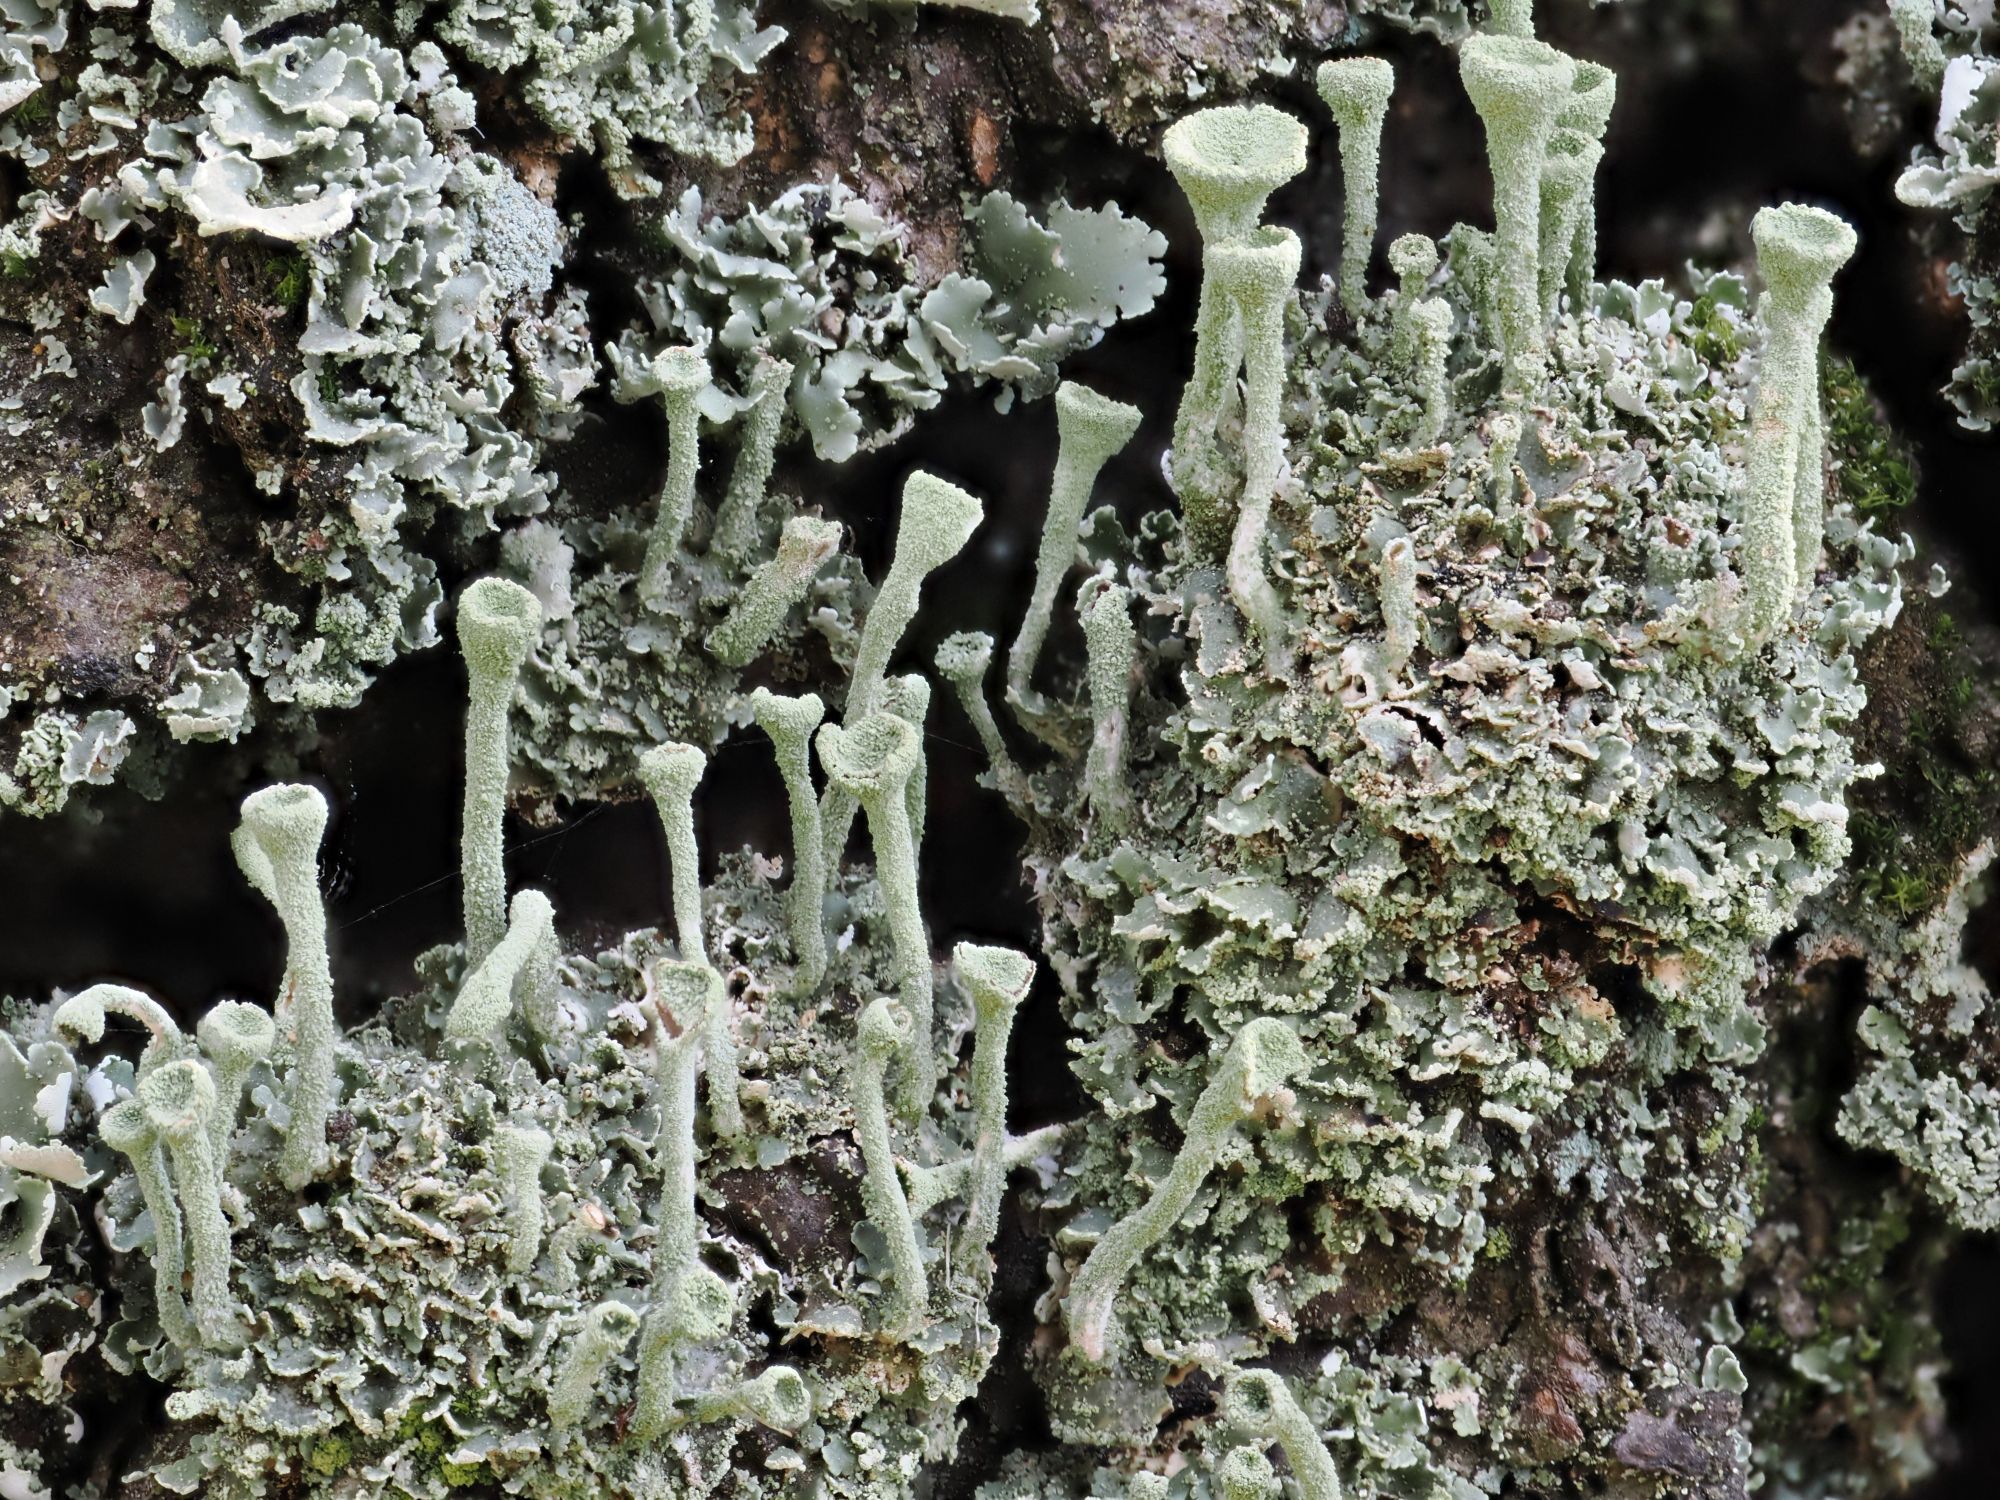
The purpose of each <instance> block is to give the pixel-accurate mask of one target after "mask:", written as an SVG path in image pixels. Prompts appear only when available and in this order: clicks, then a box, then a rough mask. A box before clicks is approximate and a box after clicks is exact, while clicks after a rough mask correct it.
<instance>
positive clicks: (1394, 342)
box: [1389, 234, 1438, 364]
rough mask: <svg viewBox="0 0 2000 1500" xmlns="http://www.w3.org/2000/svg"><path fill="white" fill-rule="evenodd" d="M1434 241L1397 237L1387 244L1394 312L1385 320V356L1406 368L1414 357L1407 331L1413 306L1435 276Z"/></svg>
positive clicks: (1426, 237)
mask: <svg viewBox="0 0 2000 1500" xmlns="http://www.w3.org/2000/svg"><path fill="white" fill-rule="evenodd" d="M1437 268H1438V247H1437V241H1436V240H1434V239H1432V238H1431V237H1430V236H1429V235H1427V234H1405V235H1398V236H1397V237H1396V238H1395V239H1393V240H1391V241H1390V242H1389V269H1390V270H1392V271H1394V272H1395V273H1396V285H1397V291H1396V310H1395V312H1394V313H1393V314H1392V315H1391V317H1390V320H1389V353H1390V355H1391V356H1392V357H1393V358H1394V359H1395V360H1397V361H1398V362H1399V363H1402V364H1408V363H1409V362H1410V361H1411V359H1412V357H1413V356H1414V355H1415V353H1416V344H1415V343H1414V341H1413V335H1412V332H1411V330H1412V329H1413V327H1414V326H1415V315H1416V311H1417V303H1418V302H1420V301H1422V300H1423V295H1424V288H1425V287H1426V286H1427V285H1429V283H1430V279H1431V277H1432V276H1434V275H1436V274H1437Z"/></svg>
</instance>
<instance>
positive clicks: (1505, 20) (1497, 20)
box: [1486, 0, 1535, 37]
mask: <svg viewBox="0 0 2000 1500" xmlns="http://www.w3.org/2000/svg"><path fill="white" fill-rule="evenodd" d="M1487 10H1488V11H1489V12H1490V16H1491V19H1489V20H1488V21H1487V23H1486V29H1487V30H1488V31H1490V32H1492V33H1493V34H1494V35H1495V36H1525V37H1533V36H1534V34H1535V0H1490V3H1489V5H1488V6H1487Z"/></svg>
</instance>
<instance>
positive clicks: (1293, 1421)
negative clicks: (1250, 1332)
mask: <svg viewBox="0 0 2000 1500" xmlns="http://www.w3.org/2000/svg"><path fill="white" fill-rule="evenodd" d="M1222 1416H1223V1420H1224V1421H1226V1422H1229V1423H1230V1424H1232V1425H1233V1426H1236V1427H1240V1428H1242V1429H1243V1430H1244V1431H1246V1432H1254V1433H1257V1434H1259V1435H1260V1436H1263V1437H1266V1438H1269V1439H1272V1440H1274V1441H1275V1442H1276V1443H1277V1444H1278V1446H1279V1447H1280V1448H1283V1449H1284V1450H1285V1461H1286V1462H1287V1463H1288V1464H1290V1465H1291V1468H1292V1478H1293V1479H1294V1480H1296V1481H1297V1483H1298V1487H1299V1496H1300V1500H1340V1472H1339V1470H1337V1469H1335V1468H1334V1466H1333V1455H1332V1454H1331V1453H1329V1452H1327V1448H1326V1444H1325V1442H1324V1441H1322V1440H1321V1438H1320V1435H1319V1432H1318V1430H1317V1429H1316V1428H1314V1426H1313V1422H1312V1418H1311V1417H1308V1416H1307V1415H1306V1414H1305V1412H1304V1410H1303V1409H1302V1408H1301V1407H1300V1406H1299V1403H1298V1399H1297V1398H1296V1397H1295V1396H1293V1395H1292V1391H1291V1387H1289V1386H1287V1385H1286V1384H1285V1382H1284V1381H1283V1380H1281V1379H1279V1377H1278V1376H1276V1375H1274V1374H1272V1373H1271V1372H1270V1371H1269V1370H1241V1371H1238V1372H1237V1373H1236V1374H1235V1375H1233V1376H1231V1377H1230V1380H1229V1389H1228V1390H1227V1391H1226V1392H1225V1393H1224V1395H1223V1399H1222Z"/></svg>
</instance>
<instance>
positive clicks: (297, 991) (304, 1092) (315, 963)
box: [230, 784, 339, 1189]
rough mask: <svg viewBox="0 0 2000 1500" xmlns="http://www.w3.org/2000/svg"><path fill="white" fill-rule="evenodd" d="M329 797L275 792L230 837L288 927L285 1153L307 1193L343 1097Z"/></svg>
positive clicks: (247, 808) (289, 1182) (254, 803)
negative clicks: (324, 883)
mask: <svg viewBox="0 0 2000 1500" xmlns="http://www.w3.org/2000/svg"><path fill="white" fill-rule="evenodd" d="M326 818H327V807H326V798H324V797H322V796H321V795H320V794H319V792H318V790H317V789H316V788H314V787H309V786H300V785H286V784H281V785H278V786H267V787H265V788H264V789H263V790H262V791H257V792H252V793H251V794H250V795H249V796H248V797H245V798H244V799H243V820H242V822H240V823H239V824H238V825H237V827H236V832H235V834H234V835H233V836H232V837H231V839H230V847H231V848H232V849H233V850H234V851H235V854H236V863H237V865H238V866H239V867H241V869H242V871H243V875H244V878H245V879H247V880H248V881H249V882H250V884H251V885H253V886H255V887H256V889H257V891H258V893H259V894H260V895H262V896H263V897H264V899H265V900H266V901H269V902H270V903H271V905H272V906H273V907H274V908H276V910H277V913H278V920H279V921H280V922H282V923H283V924H284V928H285V981H284V992H283V997H282V999H281V1000H280V1002H279V1005H278V1008H277V1010H278V1022H279V1025H280V1026H281V1027H282V1028H283V1030H284V1033H285V1040H286V1042H287V1044H288V1046H289V1048H290V1051H291V1059H292V1071H291V1078H290V1082H289V1088H288V1092H287V1096H286V1100H285V1103H286V1107H287V1109H288V1111H289V1113H290V1119H289V1121H288V1122H287V1124H286V1126H285V1144H284V1147H283V1148H282V1150H280V1152H279V1154H278V1174H279V1176H280V1177H281V1178H282V1179H283V1181H284V1183H285V1186H287V1187H289V1188H293V1189H298V1188H302V1187H304V1186H305V1185H306V1183H308V1182H310V1181H311V1180H312V1178H313V1176H314V1174H315V1173H317V1172H318V1171H319V1168H320V1163H321V1161H322V1159H323V1158H324V1156H325V1154H326V1120H327V1116H328V1115H329V1114H330V1113H332V1110H333V1101H334V1098H335V1095H336V1092H337V1084H336V1082H335V1079H334V1072H333V1065H334V1051H335V1048H336V1047H337V1046H338V1044H339V1031H338V1027H337V1025H336V1023H335V1021H334V1016H333V967H332V964H331V963H330V962H329V960H328V957H327V951H326V907H325V905H324V903H322V902H321V900H320V894H319V846H320V840H321V839H322V838H324V837H325V836H326Z"/></svg>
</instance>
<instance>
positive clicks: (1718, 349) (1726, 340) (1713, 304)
mask: <svg viewBox="0 0 2000 1500" xmlns="http://www.w3.org/2000/svg"><path fill="white" fill-rule="evenodd" d="M1725 308H1729V311H1727V312H1726V311H1724V309H1725ZM1734 311H1735V310H1734V308H1733V307H1730V304H1729V303H1728V302H1727V300H1726V299H1725V298H1723V297H1722V296H1721V295H1719V294H1718V292H1717V290H1716V289H1715V288H1714V287H1711V288H1710V289H1709V290H1708V291H1705V292H1703V293H1702V294H1701V295H1700V296H1699V297H1697V298H1696V299H1695V303H1694V310H1693V311H1692V312H1690V313H1689V314H1688V326H1689V329H1690V333H1691V339H1690V341H1691V342H1692V343H1693V345H1694V352H1695V353H1696V354H1698V355H1700V356H1701V358H1702V359H1703V360H1704V361H1705V362H1706V363H1708V364H1711V365H1729V364H1734V363H1735V362H1736V360H1737V359H1738V358H1739V357H1740V356H1741V355H1742V353H1743V334H1744V324H1743V322H1742V320H1741V319H1740V318H1738V317H1736V316H1734V315H1733V314H1734Z"/></svg>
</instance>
